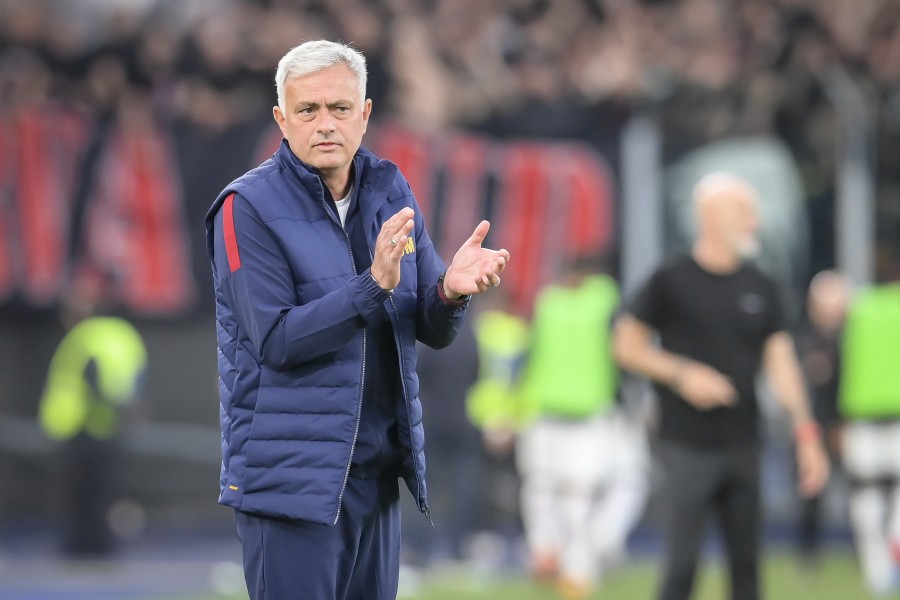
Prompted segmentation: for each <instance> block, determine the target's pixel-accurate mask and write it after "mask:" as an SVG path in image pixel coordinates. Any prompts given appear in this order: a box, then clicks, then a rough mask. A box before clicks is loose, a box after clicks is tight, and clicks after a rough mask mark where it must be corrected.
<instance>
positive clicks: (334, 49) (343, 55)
mask: <svg viewBox="0 0 900 600" xmlns="http://www.w3.org/2000/svg"><path fill="white" fill-rule="evenodd" d="M339 64H345V65H347V66H348V67H350V70H351V71H353V73H354V74H355V75H356V80H357V85H358V87H359V97H360V102H365V100H366V58H365V57H364V56H363V55H362V52H360V51H358V50H355V49H353V48H351V47H350V46H348V45H346V44H339V43H336V42H329V41H328V40H312V41H309V42H304V43H303V44H300V45H299V46H296V47H295V48H291V49H290V50H289V51H288V53H287V54H285V55H284V56H282V57H281V60H279V61H278V70H277V71H275V91H276V92H277V93H278V107H279V108H281V110H282V112H283V111H284V110H285V106H284V86H285V83H286V82H287V80H288V79H292V78H294V77H302V76H303V75H309V74H310V73H316V72H318V71H322V70H324V69H327V68H329V67H333V66H335V65H339Z"/></svg>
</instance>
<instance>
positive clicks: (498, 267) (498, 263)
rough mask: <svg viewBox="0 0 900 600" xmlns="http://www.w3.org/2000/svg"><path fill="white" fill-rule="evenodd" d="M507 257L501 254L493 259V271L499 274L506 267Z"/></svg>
mask: <svg viewBox="0 0 900 600" xmlns="http://www.w3.org/2000/svg"><path fill="white" fill-rule="evenodd" d="M506 261H507V259H506V258H504V257H503V256H502V255H501V256H500V257H498V258H497V259H495V260H494V273H497V274H500V273H502V272H503V269H505V268H506Z"/></svg>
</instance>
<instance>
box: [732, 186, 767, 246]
mask: <svg viewBox="0 0 900 600" xmlns="http://www.w3.org/2000/svg"><path fill="white" fill-rule="evenodd" d="M733 202H734V204H733V206H732V214H731V218H732V230H731V235H732V236H733V237H732V240H733V243H734V248H735V251H736V252H737V254H738V255H740V256H741V257H743V258H755V257H756V256H758V255H759V253H760V250H761V247H760V241H759V211H758V207H757V205H756V198H754V197H753V196H751V195H749V194H745V193H741V194H738V195H737V196H736V197H735V198H734V200H733Z"/></svg>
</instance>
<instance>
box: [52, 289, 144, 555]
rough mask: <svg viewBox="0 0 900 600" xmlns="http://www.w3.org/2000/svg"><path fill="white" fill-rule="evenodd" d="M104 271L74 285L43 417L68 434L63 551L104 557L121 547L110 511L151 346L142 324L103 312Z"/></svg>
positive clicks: (64, 437) (63, 453)
mask: <svg viewBox="0 0 900 600" xmlns="http://www.w3.org/2000/svg"><path fill="white" fill-rule="evenodd" d="M106 292H107V289H106V287H105V286H104V283H103V282H101V281H100V279H97V280H94V279H89V278H86V279H85V280H84V281H83V282H80V283H78V284H76V285H75V286H74V289H72V290H71V292H70V294H69V297H68V298H67V300H66V302H65V305H64V307H63V311H62V319H63V322H64V324H65V325H66V327H67V328H68V332H67V333H66V336H65V337H64V338H63V339H62V341H61V342H60V344H59V346H58V347H57V349H56V352H55V353H54V354H53V359H52V360H51V362H50V368H49V371H48V373H47V381H46V386H45V389H44V393H43V396H42V397H41V405H40V411H39V418H40V423H41V427H42V429H43V430H44V432H45V433H46V434H47V436H48V437H50V438H51V439H54V440H57V441H60V442H62V445H61V446H60V463H61V465H62V476H63V482H64V499H65V506H64V508H63V517H64V524H65V531H64V533H63V551H64V552H65V553H66V554H69V555H72V556H82V557H83V556H88V557H100V556H107V555H109V554H111V553H112V552H113V551H115V550H116V536H115V533H114V531H113V530H112V528H111V527H110V519H109V513H110V511H111V510H112V508H113V506H114V504H115V502H116V499H117V496H118V495H119V494H120V493H121V490H120V489H119V485H120V481H119V479H120V477H121V468H122V463H121V458H122V450H123V448H122V444H121V441H122V439H123V434H124V433H125V431H124V430H125V429H126V426H127V421H128V416H129V410H130V409H131V408H132V407H133V406H134V405H135V404H136V403H137V401H138V399H139V398H140V395H141V391H142V387H143V379H144V372H145V370H146V364H147V348H146V346H145V345H144V340H143V338H142V337H141V334H140V333H139V332H138V331H137V329H135V327H134V326H133V325H132V324H131V323H129V322H128V321H126V320H125V319H122V318H120V317H115V316H111V315H108V314H103V313H104V312H106V311H105V310H104V308H105V307H104V294H105V293H106Z"/></svg>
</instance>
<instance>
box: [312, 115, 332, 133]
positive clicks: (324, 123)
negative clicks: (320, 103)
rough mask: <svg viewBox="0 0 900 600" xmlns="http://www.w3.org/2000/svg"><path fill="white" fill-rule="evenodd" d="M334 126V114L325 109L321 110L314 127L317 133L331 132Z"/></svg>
mask: <svg viewBox="0 0 900 600" xmlns="http://www.w3.org/2000/svg"><path fill="white" fill-rule="evenodd" d="M334 128H335V125H334V115H332V114H331V111H330V110H327V109H326V110H323V111H321V113H320V114H319V118H318V122H317V124H316V129H317V130H318V131H319V133H331V132H332V131H334Z"/></svg>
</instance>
